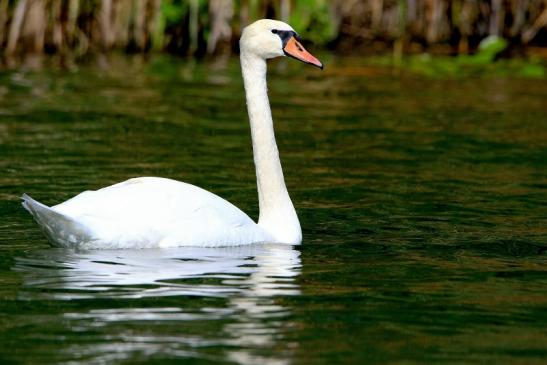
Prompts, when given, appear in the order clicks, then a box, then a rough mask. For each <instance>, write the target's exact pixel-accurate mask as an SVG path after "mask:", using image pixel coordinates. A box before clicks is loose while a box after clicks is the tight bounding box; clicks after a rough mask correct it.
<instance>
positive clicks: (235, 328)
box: [15, 244, 301, 364]
mask: <svg viewBox="0 0 547 365" xmlns="http://www.w3.org/2000/svg"><path fill="white" fill-rule="evenodd" d="M300 267H301V261H300V252H299V251H297V250H295V249H294V248H293V247H291V246H287V245H277V244H263V245H248V246H240V247H223V248H199V247H181V248H175V249H169V250H165V249H158V250H153V249H149V250H120V251H106V250H98V251H82V252H79V251H70V250H57V249H48V250H42V251H38V252H36V251H34V252H32V253H31V254H29V255H28V256H26V257H21V258H18V259H17V261H16V265H15V270H16V271H19V272H21V273H22V275H23V278H24V286H23V288H24V289H23V290H22V291H21V293H20V296H21V297H24V298H26V299H31V300H44V299H45V300H53V301H60V303H62V302H65V301H67V300H83V301H84V302H86V303H87V302H88V301H87V300H88V299H107V300H106V301H105V300H102V301H98V304H96V305H93V306H92V307H91V308H90V307H89V305H86V306H84V308H85V310H81V311H78V310H72V311H68V312H66V313H63V314H62V318H59V320H60V321H63V322H64V323H66V326H67V328H66V330H67V331H69V332H72V333H74V332H80V331H89V330H90V329H93V330H94V331H97V330H98V331H99V334H100V335H98V336H99V337H98V338H97V339H96V340H97V341H95V342H92V343H85V344H82V345H72V346H70V348H64V349H63V351H66V353H67V354H71V355H70V356H71V357H74V358H73V359H72V360H77V358H82V357H85V358H89V356H91V357H93V358H94V359H95V360H96V361H98V362H101V361H111V360H113V359H125V360H127V359H131V358H132V357H134V356H137V354H142V353H147V354H151V355H152V356H154V355H158V354H161V356H164V357H167V358H178V357H193V358H195V357H197V358H207V359H209V360H210V359H229V360H230V361H233V362H236V363H240V364H256V363H261V364H285V363H287V361H286V359H287V357H286V356H284V355H283V352H282V351H281V352H279V350H278V349H277V346H279V344H277V342H278V341H280V340H281V339H282V338H283V333H284V331H286V330H287V329H288V328H290V327H291V324H290V323H289V322H288V321H287V320H286V317H287V315H289V314H290V309H289V308H286V307H284V306H283V305H281V304H279V300H276V297H278V296H287V295H298V294H300V289H299V286H298V284H297V283H296V282H295V279H296V277H297V276H298V275H299V274H300ZM110 299H115V300H116V303H118V304H117V305H116V306H109V305H108V303H111V302H110V301H109V300H110ZM82 303H83V302H82ZM120 303H123V304H122V308H119V304H120ZM150 303H153V304H150ZM126 327H130V328H131V331H127V328H126ZM211 328H214V329H215V330H213V331H212V330H211ZM139 329H140V331H139ZM106 339H108V341H106ZM211 346H213V347H215V348H218V349H220V350H219V352H218V353H214V354H211V353H209V352H210V351H209V350H206V349H207V348H209V347H211ZM274 346H275V347H276V349H275V353H274V352H273V347H274ZM122 349H123V350H122ZM200 349H203V351H202V350H200ZM268 349H271V350H272V351H267V350H268ZM265 350H266V353H269V354H270V355H271V356H269V355H268V356H266V355H264V353H265V352H264V351H265ZM205 352H207V353H205ZM213 352H214V351H213ZM211 356H212V357H211Z"/></svg>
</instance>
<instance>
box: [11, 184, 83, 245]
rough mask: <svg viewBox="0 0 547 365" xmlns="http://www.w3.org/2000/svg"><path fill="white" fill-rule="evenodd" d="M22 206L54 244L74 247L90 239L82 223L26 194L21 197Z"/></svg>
mask: <svg viewBox="0 0 547 365" xmlns="http://www.w3.org/2000/svg"><path fill="white" fill-rule="evenodd" d="M21 199H22V200H23V202H22V203H21V204H22V205H23V207H24V208H25V209H26V210H28V211H29V212H30V214H32V216H33V217H34V220H35V221H36V222H37V223H38V225H39V226H40V229H41V230H42V232H43V233H44V234H45V235H46V237H47V238H48V240H49V241H50V242H51V244H52V245H54V246H61V247H76V246H77V245H78V244H79V243H82V242H89V241H91V240H92V235H91V232H90V230H89V229H88V228H87V227H86V226H85V225H83V224H82V223H80V222H78V221H76V220H75V219H73V218H71V217H69V216H66V215H64V214H62V213H59V212H57V211H56V210H54V209H52V208H50V207H48V206H47V205H44V204H42V203H40V202H38V201H36V200H34V199H32V198H31V197H30V196H28V195H27V194H23V196H22V197H21Z"/></svg>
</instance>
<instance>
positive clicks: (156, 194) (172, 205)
mask: <svg viewBox="0 0 547 365" xmlns="http://www.w3.org/2000/svg"><path fill="white" fill-rule="evenodd" d="M51 210H53V211H54V212H55V213H57V214H60V215H62V216H63V217H66V219H67V220H69V221H70V222H72V223H73V222H77V223H78V226H79V227H85V233H86V234H85V237H84V236H80V235H79V236H78V237H79V238H80V242H79V244H78V246H80V247H86V248H144V247H174V246H226V245H240V244H248V243H256V242H264V241H268V240H269V237H268V235H267V234H266V233H265V232H264V231H263V230H262V229H261V228H260V227H259V226H258V225H257V224H255V223H254V222H253V221H252V219H251V218H249V217H248V216H247V215H246V214H245V213H243V212H242V211H241V210H240V209H238V208H237V207H236V206H234V205H233V204H231V203H229V202H228V201H226V200H224V199H222V198H220V197H219V196H217V195H215V194H212V193H210V192H208V191H206V190H204V189H201V188H199V187H197V186H194V185H191V184H186V183H183V182H179V181H175V180H170V179H164V178H156V177H141V178H134V179H130V180H127V181H124V182H122V183H119V184H115V185H112V186H108V187H106V188H103V189H100V190H97V191H86V192H83V193H81V194H79V195H77V196H75V197H74V198H72V199H69V200H67V201H66V202H64V203H61V204H59V205H56V206H54V207H52V208H51ZM42 220H44V219H42ZM37 221H38V223H40V220H39V219H37ZM72 225H73V226H74V224H72ZM60 229H65V230H69V229H70V227H69V225H63V224H61V227H57V230H60ZM90 237H91V238H90Z"/></svg>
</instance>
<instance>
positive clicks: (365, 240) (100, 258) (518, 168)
mask: <svg viewBox="0 0 547 365" xmlns="http://www.w3.org/2000/svg"><path fill="white" fill-rule="evenodd" d="M326 64H327V68H326V70H325V71H324V72H320V71H318V70H315V69H311V68H307V67H305V66H304V65H300V64H297V63H295V62H291V63H290V64H286V65H283V64H279V63H276V64H274V65H272V66H273V67H271V71H272V72H271V74H270V94H271V99H272V108H273V111H274V119H275V120H276V129H277V137H278V144H279V148H280V151H281V156H282V160H283V166H284V170H285V177H286V181H287V185H288V188H289V191H290V193H291V196H292V198H293V201H294V203H295V206H296V208H297V211H298V213H299V216H300V219H301V224H302V227H303V231H304V242H303V244H302V245H301V246H298V247H287V246H276V245H259V246H249V247H236V248H224V249H196V248H180V249H173V250H141V251H95V252H93V251H92V252H85V251H84V252H74V251H70V250H59V249H53V248H50V247H49V246H48V244H47V242H46V240H45V239H44V238H43V237H42V235H41V234H40V232H39V230H38V228H37V226H36V225H35V224H34V222H33V221H32V219H31V218H30V216H29V215H28V214H27V213H26V212H25V211H24V210H23V208H22V207H21V206H20V204H19V200H18V196H19V195H20V194H22V193H23V192H27V193H29V194H31V195H32V196H33V197H35V198H36V199H39V200H41V201H43V202H44V203H46V204H55V203H58V202H61V201H63V200H65V199H67V198H69V197H71V196H73V195H75V194H77V193H79V192H81V191H83V190H86V189H96V188H100V187H102V186H105V185H109V184H112V183H115V182H118V181H121V180H125V179H127V178H130V177H135V176H150V175H152V176H164V177H170V178H174V179H178V180H183V181H187V182H191V183H193V184H196V185H200V186H202V187H204V188H206V189H208V190H211V191H213V192H215V193H217V194H219V195H221V196H223V197H225V198H227V199H228V200H230V201H231V202H233V203H235V204H236V205H237V206H239V207H241V208H242V209H243V210H244V211H246V212H248V213H249V214H250V216H251V217H256V215H257V202H256V190H255V185H254V184H255V177H254V168H253V165H252V155H251V146H250V136H249V130H248V123H247V116H246V110H245V104H244V99H243V91H242V82H241V80H240V74H239V68H238V63H237V60H232V61H230V62H229V63H228V65H227V66H222V65H212V64H195V63H193V62H190V61H188V62H185V61H173V60H169V59H158V60H155V61H152V62H151V63H148V64H142V63H140V62H138V61H136V60H129V61H127V60H126V61H123V60H121V61H113V63H112V65H111V68H110V69H109V70H98V69H95V68H91V67H90V68H86V67H82V68H81V69H80V70H79V71H78V72H73V73H62V72H57V73H56V72H49V73H45V72H44V73H36V74H24V73H7V74H6V73H5V74H0V156H1V158H0V218H1V219H0V343H1V345H0V360H1V363H2V364H84V363H85V364H152V363H155V364H160V363H161V364H170V363H171V364H175V363H176V364H179V363H182V362H183V361H181V360H185V361H184V363H192V364H194V363H196V364H197V363H199V364H202V363H203V364H209V363H233V364H249V365H251V364H266V365H269V364H272V365H278V364H342V363H355V364H365V363H447V364H459V363H493V364H508V363H517V364H534V363H536V364H542V363H545V362H546V361H547V118H546V112H547V103H546V100H547V86H546V84H545V81H543V80H526V79H510V78H494V77H488V78H483V79H480V78H479V79H448V80H447V79H445V80H438V79H437V80H436V79H426V78H421V77H418V76H411V75H402V76H394V75H390V74H389V72H387V71H386V70H379V69H373V68H367V67H360V66H359V62H355V61H354V60H344V59H333V60H326Z"/></svg>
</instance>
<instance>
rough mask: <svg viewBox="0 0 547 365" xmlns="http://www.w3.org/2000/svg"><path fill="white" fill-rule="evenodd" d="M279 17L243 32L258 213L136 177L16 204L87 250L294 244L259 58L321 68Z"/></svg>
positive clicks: (293, 219)
mask: <svg viewBox="0 0 547 365" xmlns="http://www.w3.org/2000/svg"><path fill="white" fill-rule="evenodd" d="M298 39H299V38H298V35H297V34H296V33H295V32H294V30H293V29H292V28H291V27H290V26H289V25H288V24H285V23H283V22H279V21H274V20H267V19H263V20H259V21H257V22H255V23H253V24H251V25H249V26H248V27H247V28H245V29H244V31H243V34H242V37H241V40H240V49H241V56H240V57H241V66H242V73H243V80H244V85H245V94H246V99H247V109H248V112H249V120H250V125H251V135H252V142H253V156H254V162H255V167H256V174H257V188H258V197H259V207H260V216H259V220H258V223H255V222H254V221H253V220H252V219H251V218H249V217H248V216H247V215H246V214H245V213H243V212H242V211H241V210H240V209H238V208H237V207H236V206H234V205H233V204H231V203H229V202H228V201H226V200H224V199H222V198H220V197H219V196H217V195H215V194H213V193H210V192H208V191H206V190H204V189H201V188H199V187H196V186H194V185H191V184H187V183H183V182H179V181H175V180H170V179H165V178H158V177H139V178H133V179H129V180H127V181H124V182H122V183H119V184H115V185H112V186H108V187H105V188H103V189H100V190H97V191H86V192H83V193H81V194H79V195H77V196H75V197H74V198H72V199H69V200H67V201H66V202H64V203H61V204H58V205H55V206H53V207H48V206H46V205H44V204H41V203H39V202H37V201H36V200H34V199H32V198H31V197H30V196H28V195H26V194H24V195H23V197H22V199H23V203H22V204H23V206H24V207H25V208H26V209H27V210H28V211H29V212H30V213H31V214H32V216H33V217H34V219H35V220H36V222H37V223H38V224H39V226H40V228H41V229H42V231H43V232H44V234H45V235H46V237H47V238H48V239H49V241H50V242H52V243H53V244H54V245H57V246H62V247H79V248H88V249H119V248H152V247H176V246H202V247H213V246H232V245H243V244H252V243H261V242H271V243H286V244H300V243H301V241H302V231H301V229H300V223H299V221H298V217H297V215H296V211H295V209H294V206H293V204H292V202H291V199H290V197H289V194H288V192H287V188H286V186H285V182H284V178H283V171H282V169H281V162H280V159H279V153H278V150H277V145H276V143H275V135H274V131H273V120H272V116H271V110H270V105H269V100H268V95H267V86H266V69H267V67H266V60H267V59H269V58H273V57H279V56H285V55H288V56H291V57H294V58H297V59H299V60H301V61H303V62H306V63H310V64H313V65H315V66H318V67H321V68H322V64H321V63H320V62H319V61H318V60H317V59H316V58H315V57H313V56H312V55H310V54H309V53H308V52H307V51H306V50H305V49H304V48H303V47H302V45H301V44H300V43H299V42H298Z"/></svg>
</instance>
